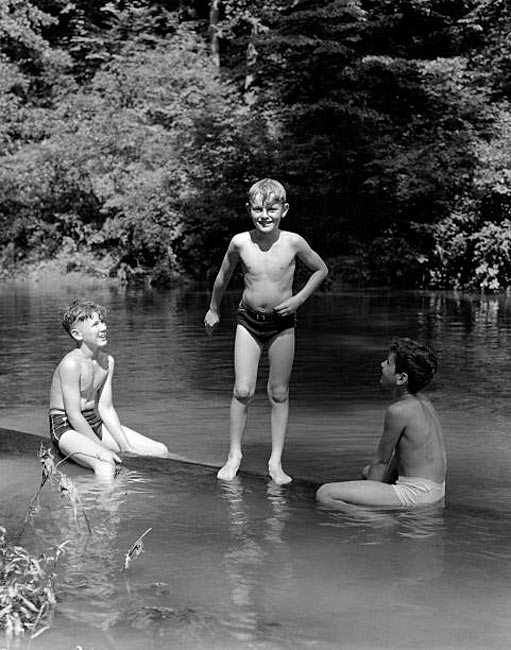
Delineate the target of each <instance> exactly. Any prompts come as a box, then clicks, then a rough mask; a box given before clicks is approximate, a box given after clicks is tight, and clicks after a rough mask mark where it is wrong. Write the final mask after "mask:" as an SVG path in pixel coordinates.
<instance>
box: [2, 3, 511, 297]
mask: <svg viewBox="0 0 511 650" xmlns="http://www.w3.org/2000/svg"><path fill="white" fill-rule="evenodd" d="M0 36H1V38H0V112H1V119H0V220H1V229H0V269H1V273H3V274H4V275H5V274H16V273H20V272H21V271H23V270H26V269H28V268H31V269H34V268H47V267H53V268H54V269H56V270H57V271H58V272H62V273H65V272H69V271H72V270H75V269H83V270H85V271H89V272H97V273H105V274H112V275H115V274H117V273H122V274H123V275H124V276H125V277H128V278H129V277H137V276H144V277H150V278H152V281H153V282H155V283H158V282H159V283H166V282H168V281H169V280H171V279H174V278H178V277H182V278H191V279H199V280H201V279H204V280H205V279H208V280H209V279H211V277H212V275H213V274H214V272H215V271H216V269H217V268H218V265H219V263H220V261H221V258H222V255H223V252H224V250H225V247H226V245H227V243H228V241H229V239H230V237H231V236H232V235H233V234H235V233H236V232H239V231H241V230H243V229H246V228H248V227H249V226H250V222H249V221H248V217H247V213H246V210H245V202H246V191H247V189H248V187H249V185H250V184H251V183H252V182H254V181H255V180H257V179H258V178H262V177H268V176H271V177H275V178H278V179H279V180H281V181H282V182H283V183H284V184H285V185H286V187H287V190H288V198H289V202H290V205H291V209H290V212H289V215H288V217H287V218H286V223H285V227H289V228H290V229H291V230H294V231H296V232H299V233H301V234H302V235H304V236H305V237H306V238H307V239H308V240H309V242H310V243H311V245H312V246H313V247H314V248H315V249H316V250H317V251H318V252H319V253H320V254H321V255H322V256H323V257H324V258H325V259H326V260H327V261H328V263H329V266H330V269H331V278H332V279H331V280H330V281H331V282H338V283H341V284H342V283H349V284H355V285H358V286H364V285H375V284H379V285H389V284H391V285H396V284H398V285H401V286H408V287H426V286H427V287H436V288H453V287H457V288H467V289H482V290H501V289H506V288H508V287H510V286H511V110H510V101H511V3H509V2H508V0H334V1H328V0H225V1H224V0H210V2H206V1H205V0H204V1H201V0H132V1H131V2H126V1H124V0H110V1H104V0H74V1H71V0H2V2H1V3H0Z"/></svg>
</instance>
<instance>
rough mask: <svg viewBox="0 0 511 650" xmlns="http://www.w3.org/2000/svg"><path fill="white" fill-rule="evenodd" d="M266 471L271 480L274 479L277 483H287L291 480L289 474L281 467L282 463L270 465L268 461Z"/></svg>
mask: <svg viewBox="0 0 511 650" xmlns="http://www.w3.org/2000/svg"><path fill="white" fill-rule="evenodd" d="M268 473H269V475H270V478H271V479H272V481H274V482H275V483H276V484H277V485H287V484H288V483H291V481H292V480H293V479H292V478H291V476H289V475H288V474H286V472H285V471H284V470H283V469H282V465H280V464H279V465H270V463H268Z"/></svg>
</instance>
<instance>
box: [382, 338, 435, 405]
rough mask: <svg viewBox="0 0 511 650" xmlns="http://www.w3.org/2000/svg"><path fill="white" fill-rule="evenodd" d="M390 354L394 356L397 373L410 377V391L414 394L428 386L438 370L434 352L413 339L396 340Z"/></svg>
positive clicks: (391, 346)
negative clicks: (403, 373)
mask: <svg viewBox="0 0 511 650" xmlns="http://www.w3.org/2000/svg"><path fill="white" fill-rule="evenodd" d="M390 352H391V353H392V354H393V355H394V362H395V364H396V372H398V373H399V372H405V373H406V374H407V375H408V391H409V392H410V393H412V394H415V393H418V392H419V391H420V390H422V389H423V388H424V387H425V386H427V385H428V384H429V382H430V381H431V380H432V379H433V377H434V375H435V373H436V371H437V369H438V361H437V359H436V356H435V353H434V352H433V350H432V349H431V348H429V347H428V346H427V345H422V344H421V343H417V341H413V340H412V339H408V338H400V339H395V340H394V341H392V343H391V345H390Z"/></svg>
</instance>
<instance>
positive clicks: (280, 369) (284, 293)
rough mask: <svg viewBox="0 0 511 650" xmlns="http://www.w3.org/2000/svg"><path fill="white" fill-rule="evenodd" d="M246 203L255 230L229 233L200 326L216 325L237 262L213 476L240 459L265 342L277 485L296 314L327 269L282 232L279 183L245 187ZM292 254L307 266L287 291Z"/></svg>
mask: <svg viewBox="0 0 511 650" xmlns="http://www.w3.org/2000/svg"><path fill="white" fill-rule="evenodd" d="M248 198H249V201H248V203H247V209H248V212H249V214H250V217H251V218H252V222H253V225H254V229H253V230H250V231H247V232H242V233H239V234H237V235H235V236H234V237H233V239H232V240H231V242H230V244H229V246H228V248H227V252H226V254H225V257H224V259H223V262H222V265H221V267H220V271H219V272H218V275H217V277H216V280H215V283H214V285H213V292H212V296H211V302H210V306H209V311H208V312H207V314H206V316H205V318H204V324H205V327H206V332H207V333H208V334H209V335H211V334H212V333H213V331H214V329H215V328H216V327H217V325H218V323H219V321H220V318H219V309H220V303H221V301H222V297H223V295H224V292H225V289H226V287H227V284H228V282H229V280H230V279H231V277H232V274H233V272H234V269H235V268H236V266H237V265H238V263H241V266H242V271H243V278H244V291H243V296H242V301H241V303H240V305H239V308H238V314H237V317H238V326H237V329H236V339H235V343H234V370H235V382H234V392H233V398H232V401H231V424H230V439H231V445H230V450H229V456H228V458H227V462H226V463H225V465H224V466H223V467H222V468H221V469H220V471H219V472H218V478H219V479H223V480H226V481H232V480H233V479H234V477H235V476H236V473H237V471H238V468H239V466H240V463H241V438H242V436H243V431H244V429H245V424H246V420H247V412H248V407H249V405H250V402H251V401H252V398H253V396H254V392H255V388H256V381H257V370H258V366H259V360H260V358H261V353H262V350H263V347H264V345H265V344H267V345H268V358H269V364H270V370H269V379H268V388H267V390H268V398H269V400H270V405H271V435H272V451H271V456H270V459H269V462H268V471H269V474H270V476H271V478H272V479H273V480H274V481H275V482H276V483H278V484H284V483H289V482H290V481H291V477H290V476H288V475H287V474H286V473H285V472H284V470H283V469H282V451H283V447H284V439H285V436H286V428H287V420H288V412H289V405H288V392H289V378H290V375H291V368H292V366H293V358H294V348H295V330H294V327H295V313H296V310H297V309H298V308H299V307H300V306H301V305H302V304H303V303H304V302H305V301H306V300H307V298H309V296H310V295H311V294H312V292H313V291H314V290H315V289H316V288H317V287H318V286H319V285H320V284H321V283H322V282H323V280H324V279H325V277H326V275H327V268H326V266H325V263H324V262H323V260H322V259H321V258H320V256H319V255H318V254H317V253H315V252H314V251H313V250H312V249H311V247H310V246H309V244H308V243H307V242H306V241H305V240H304V239H303V237H301V236H300V235H297V234H295V233H292V232H288V231H283V230H280V222H281V220H282V219H283V218H284V217H285V216H286V214H287V211H288V210H289V205H288V203H287V202H286V191H285V189H284V187H283V186H282V185H281V184H280V183H279V182H278V181H275V180H272V179H269V178H266V179H264V180H261V181H258V182H257V183H255V184H254V185H253V186H252V187H251V188H250V190H249V194H248ZM296 258H298V259H299V260H301V261H302V262H303V263H304V264H305V265H306V266H307V267H308V269H309V270H310V271H311V275H310V277H309V279H308V281H307V282H306V284H305V286H304V287H302V289H301V290H300V291H298V292H297V293H295V294H294V295H293V277H294V271H295V265H296Z"/></svg>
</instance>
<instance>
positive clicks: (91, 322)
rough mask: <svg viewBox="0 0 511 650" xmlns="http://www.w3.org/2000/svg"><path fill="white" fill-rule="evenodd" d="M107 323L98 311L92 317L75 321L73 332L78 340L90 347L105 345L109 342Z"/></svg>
mask: <svg viewBox="0 0 511 650" xmlns="http://www.w3.org/2000/svg"><path fill="white" fill-rule="evenodd" d="M106 330H107V328H106V323H105V321H104V320H102V319H101V318H100V316H99V314H97V313H96V312H94V313H93V314H92V315H91V317H90V318H86V319H85V320H77V321H76V322H75V323H73V327H72V328H71V334H72V336H73V338H74V339H75V340H77V341H83V342H84V343H85V344H87V345H88V346H89V347H91V346H92V347H104V346H105V345H106V344H107V343H108V340H107V336H106Z"/></svg>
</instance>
